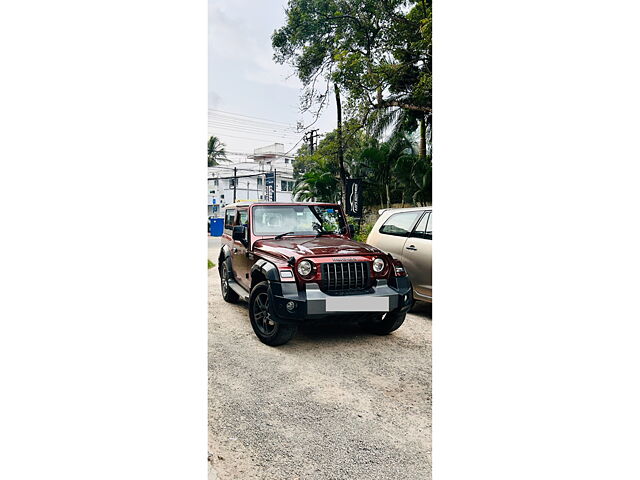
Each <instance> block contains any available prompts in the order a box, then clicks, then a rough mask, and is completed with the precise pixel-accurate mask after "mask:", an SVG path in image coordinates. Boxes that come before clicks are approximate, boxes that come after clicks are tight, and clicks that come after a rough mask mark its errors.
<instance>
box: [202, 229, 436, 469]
mask: <svg viewBox="0 0 640 480" xmlns="http://www.w3.org/2000/svg"><path fill="white" fill-rule="evenodd" d="M216 240H217V239H216ZM209 243H210V252H211V251H215V249H216V247H217V245H216V243H217V242H215V241H214V242H212V241H211V239H210V242H209ZM209 258H210V259H211V260H213V261H214V263H215V260H216V258H215V256H213V255H211V254H210V257H209ZM430 317H431V313H430V308H429V306H428V305H425V304H419V307H417V308H416V312H415V313H412V314H409V315H407V320H406V321H405V323H404V324H403V325H402V327H400V329H399V330H397V331H396V332H394V333H393V334H391V335H389V336H386V337H379V336H375V335H369V334H365V333H363V332H362V331H361V330H360V329H359V328H358V327H357V326H346V325H339V324H333V325H325V326H315V327H311V326H308V327H304V328H301V329H299V330H298V333H297V335H296V336H295V337H294V338H293V340H291V342H289V343H288V344H286V345H284V346H281V347H276V348H274V347H268V346H266V345H264V344H262V343H261V342H260V341H259V340H258V339H257V338H256V337H255V335H254V333H253V330H252V329H251V325H250V323H249V317H248V313H247V306H246V304H245V303H242V302H240V303H239V304H237V305H231V304H228V303H226V302H224V300H222V297H221V295H220V280H219V277H218V272H217V269H216V268H213V269H211V270H209V478H210V480H211V479H221V480H227V479H229V480H232V479H270V480H272V479H278V480H279V479H305V480H306V479H323V480H324V479H376V480H382V479H394V480H395V479H400V478H402V479H407V480H409V479H420V480H423V479H430V478H431V318H430Z"/></svg>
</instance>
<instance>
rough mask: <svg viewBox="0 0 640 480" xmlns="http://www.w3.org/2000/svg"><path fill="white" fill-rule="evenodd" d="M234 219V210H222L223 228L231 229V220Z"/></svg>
mask: <svg viewBox="0 0 640 480" xmlns="http://www.w3.org/2000/svg"><path fill="white" fill-rule="evenodd" d="M235 219H236V211H235V210H227V211H225V212H224V228H225V230H233V222H234V220H235Z"/></svg>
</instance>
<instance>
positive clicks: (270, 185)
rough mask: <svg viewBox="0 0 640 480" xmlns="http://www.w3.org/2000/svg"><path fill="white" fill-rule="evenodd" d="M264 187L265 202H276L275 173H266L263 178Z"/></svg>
mask: <svg viewBox="0 0 640 480" xmlns="http://www.w3.org/2000/svg"><path fill="white" fill-rule="evenodd" d="M264 185H265V187H266V190H267V191H266V194H267V195H266V200H271V201H272V202H275V201H276V172H269V173H266V174H265V176H264Z"/></svg>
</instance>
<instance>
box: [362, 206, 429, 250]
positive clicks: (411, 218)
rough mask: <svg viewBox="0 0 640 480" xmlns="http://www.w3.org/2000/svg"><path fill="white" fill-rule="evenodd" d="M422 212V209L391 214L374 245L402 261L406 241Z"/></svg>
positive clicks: (377, 233) (379, 231) (378, 233)
mask: <svg viewBox="0 0 640 480" xmlns="http://www.w3.org/2000/svg"><path fill="white" fill-rule="evenodd" d="M422 214H423V211H422V210H409V211H401V212H397V213H393V214H391V215H390V216H389V218H387V219H386V220H385V222H384V223H383V224H382V226H381V227H380V229H379V230H378V232H376V234H375V240H374V242H373V243H372V245H373V246H375V247H377V248H379V249H380V250H382V251H383V252H387V253H390V254H391V255H393V256H394V257H395V258H397V259H399V260H401V261H402V255H404V244H405V241H406V239H407V237H408V236H409V234H410V233H411V231H412V230H413V226H414V225H415V224H416V222H417V221H418V218H420V217H421V216H422Z"/></svg>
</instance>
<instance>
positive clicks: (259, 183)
mask: <svg viewBox="0 0 640 480" xmlns="http://www.w3.org/2000/svg"><path fill="white" fill-rule="evenodd" d="M257 180H258V186H259V187H261V186H262V177H258V178H257Z"/></svg>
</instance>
